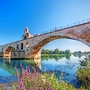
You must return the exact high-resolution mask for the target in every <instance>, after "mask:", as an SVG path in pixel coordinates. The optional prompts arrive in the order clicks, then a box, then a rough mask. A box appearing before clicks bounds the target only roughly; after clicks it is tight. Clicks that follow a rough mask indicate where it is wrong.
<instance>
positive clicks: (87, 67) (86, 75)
mask: <svg viewBox="0 0 90 90" xmlns="http://www.w3.org/2000/svg"><path fill="white" fill-rule="evenodd" d="M77 78H78V80H79V82H80V84H81V85H82V87H85V88H86V89H88V90H90V60H86V62H85V64H84V66H83V67H80V68H79V69H78V71H77Z"/></svg>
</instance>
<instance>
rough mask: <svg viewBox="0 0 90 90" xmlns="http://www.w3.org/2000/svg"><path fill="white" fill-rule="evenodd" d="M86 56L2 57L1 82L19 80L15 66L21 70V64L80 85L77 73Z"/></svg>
mask: <svg viewBox="0 0 90 90" xmlns="http://www.w3.org/2000/svg"><path fill="white" fill-rule="evenodd" d="M84 58H85V56H82V57H75V56H73V55H71V56H69V57H60V56H58V57H48V56H45V57H42V58H41V59H35V60H33V59H32V60H10V59H5V58H2V57H1V58H0V84H2V83H12V82H14V81H16V82H17V77H16V72H15V67H17V69H18V71H19V72H20V71H21V68H20V65H22V66H23V67H24V69H25V68H26V67H27V66H30V69H31V70H32V67H36V68H37V70H39V71H40V72H49V73H50V72H51V73H54V75H55V76H56V78H57V79H58V81H60V80H64V81H66V82H69V83H71V84H73V85H74V86H75V87H77V88H78V87H79V86H80V85H79V84H78V81H77V78H76V73H77V69H78V68H79V66H80V62H81V61H83V60H84Z"/></svg>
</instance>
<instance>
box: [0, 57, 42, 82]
mask: <svg viewBox="0 0 90 90" xmlns="http://www.w3.org/2000/svg"><path fill="white" fill-rule="evenodd" d="M21 65H22V66H23V68H24V69H26V67H27V66H29V67H30V70H31V71H32V72H33V67H34V68H36V69H37V71H39V72H41V71H40V69H41V60H40V59H39V60H38V59H35V60H33V59H30V60H10V59H8V58H7V59H6V58H0V83H11V82H13V81H17V77H16V71H15V67H16V68H17V69H18V71H19V73H21Z"/></svg>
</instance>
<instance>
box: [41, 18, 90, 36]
mask: <svg viewBox="0 0 90 90" xmlns="http://www.w3.org/2000/svg"><path fill="white" fill-rule="evenodd" d="M88 22H90V18H88V19H84V20H82V21H78V22H75V23H71V24H68V25H64V26H61V27H55V28H54V29H51V30H49V31H44V32H42V33H41V34H46V33H50V32H53V31H56V30H62V29H65V28H70V27H74V26H77V25H81V24H85V23H88Z"/></svg>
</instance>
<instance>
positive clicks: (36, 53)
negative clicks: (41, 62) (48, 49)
mask: <svg viewBox="0 0 90 90" xmlns="http://www.w3.org/2000/svg"><path fill="white" fill-rule="evenodd" d="M56 39H72V40H76V41H79V42H82V43H83V44H86V45H87V46H89V45H88V43H87V42H86V41H84V40H82V39H81V38H76V37H72V36H69V35H66V36H59V35H58V36H50V37H46V38H45V39H43V40H42V41H40V42H39V43H37V45H35V46H34V47H32V49H31V52H30V53H29V55H28V58H40V57H41V48H42V47H43V46H44V45H46V44H47V43H49V42H51V41H53V40H56Z"/></svg>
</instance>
